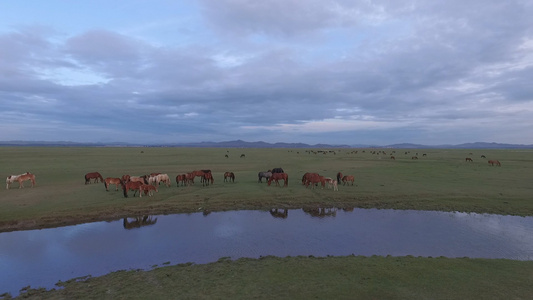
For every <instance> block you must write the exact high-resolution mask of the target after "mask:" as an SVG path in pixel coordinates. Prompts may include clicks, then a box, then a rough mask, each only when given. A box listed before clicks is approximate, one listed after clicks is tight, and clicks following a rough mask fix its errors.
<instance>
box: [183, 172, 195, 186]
mask: <svg viewBox="0 0 533 300" xmlns="http://www.w3.org/2000/svg"><path fill="white" fill-rule="evenodd" d="M194 177H196V176H194V174H193V173H187V174H185V180H186V181H187V185H188V186H189V185H191V184H194Z"/></svg>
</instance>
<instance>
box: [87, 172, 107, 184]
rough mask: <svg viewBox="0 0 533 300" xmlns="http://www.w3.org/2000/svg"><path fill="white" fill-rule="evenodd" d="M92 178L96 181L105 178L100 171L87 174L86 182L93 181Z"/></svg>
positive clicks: (101, 180) (102, 180)
mask: <svg viewBox="0 0 533 300" xmlns="http://www.w3.org/2000/svg"><path fill="white" fill-rule="evenodd" d="M91 179H94V183H97V182H98V180H100V182H104V178H103V177H102V175H100V173H98V172H92V173H87V174H85V184H87V183H91Z"/></svg>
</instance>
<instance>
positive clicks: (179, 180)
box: [176, 174, 187, 187]
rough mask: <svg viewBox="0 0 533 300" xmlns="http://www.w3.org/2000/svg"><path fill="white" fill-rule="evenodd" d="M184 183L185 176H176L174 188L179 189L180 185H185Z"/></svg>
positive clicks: (185, 180)
mask: <svg viewBox="0 0 533 300" xmlns="http://www.w3.org/2000/svg"><path fill="white" fill-rule="evenodd" d="M186 182H187V175H185V174H181V175H178V176H176V186H178V187H179V186H180V183H181V185H185V183H186Z"/></svg>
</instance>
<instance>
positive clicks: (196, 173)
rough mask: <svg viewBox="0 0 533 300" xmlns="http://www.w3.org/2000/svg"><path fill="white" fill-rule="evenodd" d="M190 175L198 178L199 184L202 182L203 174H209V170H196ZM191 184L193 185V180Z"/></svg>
mask: <svg viewBox="0 0 533 300" xmlns="http://www.w3.org/2000/svg"><path fill="white" fill-rule="evenodd" d="M191 173H192V174H193V175H194V177H196V176H198V177H200V182H204V174H205V173H211V170H196V171H192V172H191ZM212 176H213V175H211V177H212ZM192 183H194V179H193V181H192Z"/></svg>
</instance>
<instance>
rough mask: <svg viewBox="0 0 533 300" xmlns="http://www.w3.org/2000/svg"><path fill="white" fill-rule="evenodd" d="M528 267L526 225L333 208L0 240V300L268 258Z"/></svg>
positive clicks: (167, 220) (141, 221) (531, 246)
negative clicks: (492, 261)
mask: <svg viewBox="0 0 533 300" xmlns="http://www.w3.org/2000/svg"><path fill="white" fill-rule="evenodd" d="M351 254H354V255H364V256H371V255H381V256H386V255H392V256H405V255H413V256H425V257H429V256H431V257H438V256H446V257H450V258H452V257H471V258H507V259H514V260H533V217H516V216H500V215H487V214H474V213H470V214H467V213H457V212H456V213H447V212H428V211H399V210H378V209H353V210H349V211H345V210H338V209H334V208H324V209H313V210H282V209H279V210H271V211H229V212H213V213H210V214H203V213H201V212H199V213H194V214H178V215H161V216H144V217H139V218H127V219H123V220H117V221H112V222H96V223H87V224H81V225H76V226H67V227H61V228H52V229H41V230H28V231H18V232H6V233H0V270H2V272H0V294H2V293H4V292H9V293H11V295H13V296H15V295H18V294H19V290H20V289H21V288H22V287H25V286H28V285H31V287H32V288H37V287H45V288H47V289H50V288H54V287H55V283H57V282H58V281H60V280H61V281H66V280H68V279H72V278H76V277H82V276H86V275H91V276H100V275H103V274H107V273H110V272H112V271H117V270H128V269H150V268H152V267H153V266H155V265H158V266H162V265H165V264H172V265H174V264H178V263H186V262H194V263H208V262H213V261H216V260H218V259H219V258H221V257H231V258H232V259H237V258H241V257H251V258H258V257H260V256H267V255H274V256H279V257H286V256H298V255H305V256H307V255H313V256H327V255H351Z"/></svg>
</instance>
